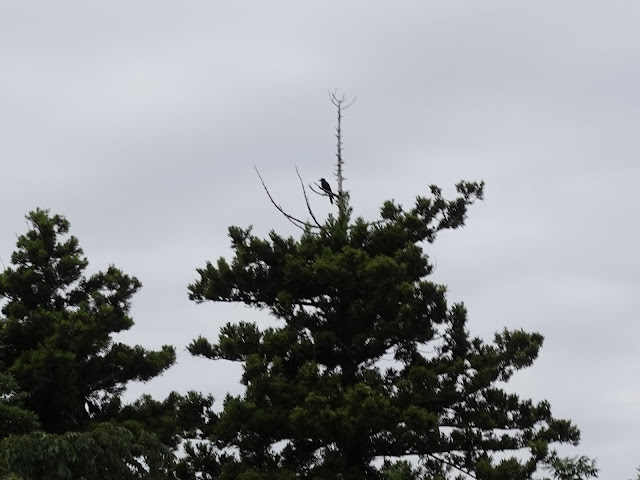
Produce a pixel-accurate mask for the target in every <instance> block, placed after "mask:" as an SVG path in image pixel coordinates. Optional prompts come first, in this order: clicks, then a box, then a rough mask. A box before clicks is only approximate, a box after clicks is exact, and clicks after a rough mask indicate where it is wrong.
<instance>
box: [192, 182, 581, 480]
mask: <svg viewBox="0 0 640 480" xmlns="http://www.w3.org/2000/svg"><path fill="white" fill-rule="evenodd" d="M457 191H458V193H459V196H458V197H457V198H455V199H454V200H446V199H444V198H443V196H442V192H441V190H440V189H439V188H438V187H435V186H432V187H431V192H432V195H431V196H430V197H428V198H427V197H418V198H417V200H416V204H415V206H414V207H413V208H411V209H410V210H407V211H405V210H404V209H403V208H402V207H401V206H399V205H397V204H395V203H393V202H386V203H385V204H384V206H383V207H382V210H381V220H380V221H378V222H374V223H367V222H365V221H364V220H363V219H357V220H355V222H353V223H350V218H349V215H350V211H349V209H348V208H346V204H343V205H342V206H341V210H340V214H339V216H338V218H333V217H330V218H329V219H328V220H327V222H326V223H325V225H323V226H322V227H321V228H320V229H319V230H317V231H315V230H314V231H312V230H311V228H309V229H307V230H306V231H305V232H304V233H303V234H302V236H301V237H300V239H294V238H283V237H281V236H279V235H277V234H276V233H275V232H271V233H270V234H269V238H268V239H260V238H257V237H255V236H253V235H252V234H251V229H241V228H238V227H231V228H230V229H229V235H230V238H231V245H232V248H233V251H234V256H233V258H232V259H231V260H230V261H228V260H226V259H224V258H220V259H219V260H218V261H217V262H215V263H211V262H208V263H207V264H206V266H205V267H204V268H202V269H198V273H199V278H198V280H197V281H196V282H194V283H193V284H192V285H190V287H189V290H190V298H191V299H192V300H194V301H196V302H203V301H216V302H242V303H244V304H246V305H248V306H251V307H257V308H261V309H266V310H268V311H269V312H270V313H271V314H272V315H273V316H274V317H276V318H278V319H279V320H280V321H281V324H280V325H279V326H278V327H277V328H267V329H260V328H259V327H258V325H256V324H253V323H247V322H242V323H239V324H230V323H228V324H226V325H224V326H223V327H222V328H221V330H220V335H219V338H218V339H217V341H216V342H213V343H212V342H210V341H208V340H207V339H205V338H202V337H201V338H198V339H197V340H195V341H194V342H193V343H192V344H191V345H190V347H189V348H190V351H191V352H192V353H193V354H195V355H200V356H204V357H207V358H211V359H214V360H218V359H224V360H230V361H235V362H242V363H243V365H244V374H243V377H242V383H243V384H244V385H245V387H246V391H245V393H244V395H241V396H228V397H227V398H226V399H225V402H224V409H223V412H222V413H221V414H220V416H219V419H218V421H217V422H216V423H215V425H213V426H212V428H211V434H210V436H209V440H210V441H211V443H210V444H203V445H200V446H197V447H193V448H191V449H190V450H188V451H187V453H188V455H187V457H188V460H187V461H186V462H185V470H184V472H185V474H186V473H187V472H188V474H189V475H195V474H196V473H198V474H201V475H203V478H210V479H213V478H220V479H267V478H282V479H289V478H291V479H293V478H298V479H309V480H311V479H325V478H340V479H343V480H352V479H353V480H356V479H358V480H361V479H382V478H387V479H409V478H411V479H413V478H424V479H427V478H429V479H436V478H442V479H444V478H450V475H461V477H460V478H463V477H464V476H465V475H467V474H468V475H470V476H473V477H476V478H480V479H487V480H488V479H514V478H518V479H526V478H532V475H534V473H535V472H536V471H537V469H538V467H539V466H541V465H544V464H545V462H548V461H550V459H551V456H550V455H551V454H550V453H549V449H548V446H549V444H552V443H574V444H575V443H577V442H578V440H579V432H578V429H577V428H576V427H575V426H574V425H572V424H571V423H570V422H569V421H566V420H559V419H556V418H554V417H553V416H552V414H551V410H550V406H549V404H548V402H544V401H543V402H539V403H533V402H532V401H530V400H522V399H520V398H519V397H518V396H517V395H515V394H509V393H506V392H505V391H504V390H502V389H501V388H500V387H499V382H505V381H507V380H509V378H511V376H512V375H513V374H514V373H515V372H516V371H518V370H520V369H523V368H525V367H528V366H530V365H532V363H533V362H534V360H535V359H536V358H537V355H538V352H539V349H540V348H541V346H542V344H543V337H542V336H541V335H540V334H538V333H527V332H524V331H522V330H504V331H502V332H500V333H497V334H496V335H495V338H494V341H493V342H492V343H485V342H484V341H482V340H481V339H479V338H472V337H470V335H469V332H468V330H467V327H466V325H467V312H466V310H465V308H464V306H463V305H461V304H456V305H452V306H449V305H448V304H447V301H446V296H445V294H446V289H445V287H443V286H442V285H438V284H435V283H433V282H431V281H429V279H428V275H429V274H430V273H431V271H432V265H431V264H430V262H429V258H428V256H427V255H426V254H425V253H424V251H423V247H422V245H423V244H424V243H423V242H427V243H431V242H433V241H435V239H436V237H437V234H438V232H440V231H442V230H445V229H456V228H458V227H461V226H463V225H464V221H465V218H466V213H467V208H468V206H469V205H471V204H472V203H473V202H474V201H475V200H477V199H482V196H483V184H481V183H467V182H462V183H460V184H459V185H458V186H457ZM345 198H346V197H345ZM514 451H518V452H521V453H522V452H528V453H526V454H523V455H514V456H509V452H514ZM220 452H223V453H220ZM498 452H502V455H500V456H499V459H498V457H497V456H496V453H498ZM408 456H413V458H417V459H418V460H419V465H420V467H419V468H417V467H416V469H414V468H413V467H412V466H411V465H410V464H408V463H406V462H404V463H403V460H404V459H405V458H407V457H408ZM380 459H387V462H384V464H383V465H382V466H380V462H379V460H380ZM392 459H395V460H394V461H391V460H392ZM183 478H187V477H183ZM456 478H458V477H456Z"/></svg>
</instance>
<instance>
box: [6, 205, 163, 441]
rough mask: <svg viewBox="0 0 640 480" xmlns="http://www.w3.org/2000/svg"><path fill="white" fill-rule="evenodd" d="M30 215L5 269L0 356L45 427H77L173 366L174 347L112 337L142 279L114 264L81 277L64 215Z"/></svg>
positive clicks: (81, 264) (83, 262) (127, 321)
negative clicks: (128, 388) (130, 387)
mask: <svg viewBox="0 0 640 480" xmlns="http://www.w3.org/2000/svg"><path fill="white" fill-rule="evenodd" d="M27 220H28V221H29V223H30V225H31V228H30V230H29V231H28V232H27V233H26V234H24V235H22V236H20V237H19V238H18V242H17V247H18V249H17V251H16V252H14V253H13V255H12V256H11V263H12V265H13V267H9V268H7V269H6V270H5V271H4V272H3V273H2V274H0V298H3V299H5V300H6V303H5V305H4V306H3V308H2V313H3V314H4V315H5V316H4V317H3V318H0V322H1V326H2V330H1V333H0V335H1V337H0V339H1V341H2V344H3V348H2V350H1V351H0V361H1V362H2V363H3V364H4V365H5V366H6V367H7V368H8V370H9V372H10V373H11V374H12V375H13V376H14V377H15V379H16V381H17V382H18V385H19V386H20V387H21V388H22V390H24V391H26V392H28V393H29V397H28V399H27V400H26V406H27V407H28V408H29V409H30V410H32V411H34V412H35V413H36V414H37V415H38V418H39V420H40V424H41V427H42V429H43V430H44V431H45V432H49V433H63V432H67V431H72V430H79V429H82V428H84V427H85V426H86V425H87V424H88V423H89V422H90V421H91V418H92V417H94V416H96V415H99V413H100V412H101V411H102V410H103V408H104V407H105V406H106V405H108V403H109V402H110V401H111V400H113V398H117V397H118V396H119V395H120V394H121V393H122V392H123V390H124V388H125V385H126V384H127V383H128V382H130V381H132V380H141V381H147V380H150V379H152V378H153V377H155V376H157V375H159V374H160V373H162V372H163V371H164V370H166V369H167V368H169V366H171V365H172V364H173V362H174V361H175V352H174V349H173V348H172V347H170V346H164V347H162V350H160V351H155V352H154V351H147V350H145V349H144V348H142V347H140V346H135V347H130V346H127V345H124V344H122V343H115V342H113V340H112V335H113V334H114V333H117V332H122V331H125V330H128V329H129V328H131V326H132V325H133V320H132V319H131V318H130V317H129V316H128V312H129V308H130V300H131V297H132V296H133V295H134V293H135V292H136V291H137V290H138V289H139V288H140V282H139V281H138V280H137V279H136V278H135V277H131V276H128V275H126V274H124V273H122V272H121V271H120V270H118V269H117V268H115V267H113V266H111V267H109V268H108V269H107V271H106V272H98V273H96V274H94V275H91V276H89V277H86V276H84V275H83V272H84V270H85V269H86V267H87V264H88V261H87V259H86V258H85V257H84V256H83V252H82V249H81V248H80V246H79V244H78V240H77V239H76V238H75V237H73V236H71V237H69V238H66V239H64V238H61V237H63V236H65V235H67V233H68V231H69V222H68V221H67V220H66V219H65V218H64V217H62V216H59V215H54V216H50V215H49V213H48V211H46V210H40V209H38V210H36V211H34V212H31V213H30V214H29V215H28V216H27Z"/></svg>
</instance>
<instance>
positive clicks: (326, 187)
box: [320, 178, 333, 205]
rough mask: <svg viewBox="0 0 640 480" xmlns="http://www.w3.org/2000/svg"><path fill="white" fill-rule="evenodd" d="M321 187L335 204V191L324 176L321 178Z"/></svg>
mask: <svg viewBox="0 0 640 480" xmlns="http://www.w3.org/2000/svg"><path fill="white" fill-rule="evenodd" d="M320 188H321V189H322V190H324V191H325V192H327V193H328V194H329V201H330V202H331V205H333V192H332V191H331V185H329V182H327V181H326V180H325V179H324V178H321V179H320Z"/></svg>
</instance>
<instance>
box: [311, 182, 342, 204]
mask: <svg viewBox="0 0 640 480" xmlns="http://www.w3.org/2000/svg"><path fill="white" fill-rule="evenodd" d="M315 185H316V187H318V188H319V189H320V191H317V190H316V189H314V188H313V185H311V184H309V190H311V191H312V192H313V193H315V194H316V195H321V196H323V197H333V198H335V199H336V202H337V201H338V194H337V193H333V192H327V191H326V190H325V189H323V188H322V187H321V186H320V185H318V184H317V183H316V184H315Z"/></svg>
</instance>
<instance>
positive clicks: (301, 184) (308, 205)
mask: <svg viewBox="0 0 640 480" xmlns="http://www.w3.org/2000/svg"><path fill="white" fill-rule="evenodd" d="M296 173H297V174H298V178H299V179H300V186H302V193H303V194H304V201H305V202H306V203H307V210H308V211H309V215H311V218H313V221H314V222H316V225H317V226H318V228H319V229H321V230H322V228H323V227H322V225H320V223H319V222H318V220H317V219H316V216H315V215H314V214H313V210H312V209H311V205H310V204H309V197H307V190H306V189H305V188H304V182H303V181H302V177H301V176H300V172H299V171H298V166H297V165H296Z"/></svg>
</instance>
